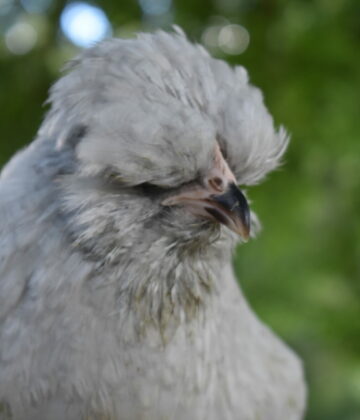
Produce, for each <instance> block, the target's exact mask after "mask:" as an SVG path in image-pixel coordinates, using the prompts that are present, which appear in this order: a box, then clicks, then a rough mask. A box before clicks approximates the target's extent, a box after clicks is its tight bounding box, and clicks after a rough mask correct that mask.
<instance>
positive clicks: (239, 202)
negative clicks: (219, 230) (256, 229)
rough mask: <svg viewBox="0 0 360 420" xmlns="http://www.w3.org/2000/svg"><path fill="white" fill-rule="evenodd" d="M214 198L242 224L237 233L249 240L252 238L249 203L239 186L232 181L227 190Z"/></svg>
mask: <svg viewBox="0 0 360 420" xmlns="http://www.w3.org/2000/svg"><path fill="white" fill-rule="evenodd" d="M213 199H214V200H215V201H216V202H217V203H218V204H220V205H221V206H222V207H223V208H224V209H225V210H226V211H228V212H229V213H231V214H233V217H234V218H237V220H238V223H239V224H240V225H241V226H240V227H239V228H238V229H237V231H238V232H237V233H239V234H240V236H241V237H242V238H243V240H244V241H247V240H248V239H249V238H250V228H251V218H250V208H249V204H248V202H247V200H246V197H245V196H244V194H243V192H242V191H241V190H240V189H239V187H238V186H237V185H236V184H234V183H232V184H230V186H229V188H228V189H227V191H226V192H225V193H224V194H222V195H219V196H214V197H213Z"/></svg>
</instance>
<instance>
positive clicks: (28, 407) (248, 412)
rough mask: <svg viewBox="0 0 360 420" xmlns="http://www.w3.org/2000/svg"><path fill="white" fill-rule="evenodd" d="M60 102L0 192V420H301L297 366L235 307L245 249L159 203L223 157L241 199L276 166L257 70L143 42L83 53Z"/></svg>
mask: <svg viewBox="0 0 360 420" xmlns="http://www.w3.org/2000/svg"><path fill="white" fill-rule="evenodd" d="M49 102H50V104H51V109H50V111H49V113H48V115H47V117H46V118H45V120H44V123H43V124H42V126H41V128H40V130H39V133H38V136H37V138H36V139H35V140H34V141H33V143H32V144H31V145H30V146H29V147H27V148H26V149H24V150H22V151H20V152H19V153H18V154H17V155H15V156H14V158H13V159H12V160H11V161H10V162H9V163H8V165H7V166H6V167H5V168H4V169H3V172H2V174H1V178H0V245H1V246H0V402H2V404H3V405H2V406H1V404H0V408H1V407H3V409H2V410H1V409H0V419H3V418H12V419H15V420H25V419H26V420H29V419H30V420H31V419H34V420H35V419H36V420H58V419H59V420H60V419H61V420H63V419H65V418H66V419H68V420H75V419H76V420H78V419H94V420H95V419H116V420H140V419H146V420H159V419H164V420H165V419H174V420H182V419H184V420H185V419H196V420H202V419H207V420H212V419H213V420H218V419H223V420H227V419H229V420H230V419H232V420H233V419H239V420H255V419H257V420H299V419H301V418H302V415H303V412H304V405H305V385H304V381H303V373H302V367H301V363H300V361H299V359H298V358H297V357H296V356H295V355H294V354H293V352H292V351H291V350H290V349H288V348H287V347H286V346H285V345H284V344H283V343H281V342H280V340H279V339H277V338H276V337H275V336H274V335H273V334H272V332H270V331H269V329H267V328H266V327H265V326H264V325H263V324H262V323H261V322H260V321H259V320H258V319H257V318H256V316H255V315H254V314H253V313H252V311H251V309H250V308H249V306H248V305H247V303H246V301H245V299H244V297H243V296H242V293H241V291H240V290H239V288H238V286H237V284H236V281H235V278H234V275H233V272H232V269H231V254H232V252H233V249H234V246H235V243H236V240H237V239H236V238H235V235H234V234H233V233H231V232H230V231H229V230H226V229H223V228H222V227H220V226H218V225H214V224H211V223H209V222H206V221H203V220H200V219H197V218H195V217H194V216H193V215H191V214H189V213H187V212H186V211H185V210H184V209H181V208H173V209H164V208H163V207H162V206H161V204H160V203H161V200H162V199H163V198H164V197H165V196H166V195H167V194H168V193H169V191H170V190H171V191H176V190H177V189H178V188H180V187H181V186H182V185H184V184H186V183H190V182H193V181H194V180H195V179H198V177H199V176H201V175H202V174H204V173H205V172H206V171H207V170H208V169H209V165H210V164H211V153H212V150H213V148H214V145H215V142H216V141H218V142H219V143H220V145H221V148H222V150H223V151H224V154H225V155H226V158H227V160H228V163H229V165H230V167H231V169H232V170H233V172H234V173H235V175H236V177H237V179H238V181H239V183H241V184H245V185H251V184H254V183H257V182H259V181H260V180H261V179H262V178H263V177H264V176H265V175H266V174H267V173H268V172H269V171H271V170H272V169H274V168H276V167H277V166H278V164H279V163H280V159H281V156H282V154H283V152H284V150H285V148H286V145H287V136H286V133H285V131H284V130H283V129H280V130H279V131H276V130H275V129H274V126H273V121H272V118H271V116H270V115H269V113H268V112H267V110H266V108H265V107H264V105H263V100H262V95H261V93H260V91H259V90H258V89H256V88H255V87H253V86H251V85H250V84H249V81H248V77H247V73H246V70H245V69H244V68H242V67H236V68H235V69H232V68H230V67H229V66H228V65H227V64H225V63H224V62H222V61H219V60H215V59H213V58H211V57H210V56H209V55H208V53H207V52H206V51H205V50H204V49H203V48H202V47H200V46H198V45H192V44H191V43H189V42H188V41H187V40H186V38H185V36H184V35H183V34H182V33H181V31H180V30H178V31H177V32H176V33H173V34H168V33H164V32H157V33H155V34H141V35H139V37H138V38H137V39H134V40H121V39H112V40H108V41H105V42H103V43H100V44H99V45H97V46H95V47H93V48H91V49H89V50H87V51H85V52H83V53H82V54H81V55H80V56H79V57H78V58H77V59H75V60H74V61H73V62H72V64H71V65H70V66H69V67H68V69H67V73H66V75H65V76H63V77H62V78H61V79H60V80H59V81H58V82H57V83H56V84H55V85H54V87H53V88H52V90H51V94H50V99H49ZM144 183H145V184H146V185H148V184H151V185H152V187H151V188H153V189H154V191H155V193H149V192H148V191H147V190H146V189H145V186H144ZM151 191H152V190H151ZM252 218H253V227H252V230H253V232H254V231H255V227H256V225H257V222H256V216H255V214H253V215H252Z"/></svg>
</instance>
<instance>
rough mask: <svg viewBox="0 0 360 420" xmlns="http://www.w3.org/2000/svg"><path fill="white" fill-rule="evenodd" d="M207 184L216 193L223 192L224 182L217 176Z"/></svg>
mask: <svg viewBox="0 0 360 420" xmlns="http://www.w3.org/2000/svg"><path fill="white" fill-rule="evenodd" d="M209 184H210V186H211V187H212V188H214V190H216V191H223V189H224V182H223V180H222V179H221V178H220V177H218V176H215V177H214V178H211V179H209Z"/></svg>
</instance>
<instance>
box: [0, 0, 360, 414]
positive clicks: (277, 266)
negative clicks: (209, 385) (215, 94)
mask: <svg viewBox="0 0 360 420" xmlns="http://www.w3.org/2000/svg"><path fill="white" fill-rule="evenodd" d="M88 4H90V3H89V2H88ZM91 4H92V5H94V6H97V7H98V9H94V10H95V12H96V11H97V13H98V18H99V16H100V15H99V13H100V12H101V10H102V11H103V12H104V13H105V15H106V16H107V19H108V21H107V20H106V16H105V15H103V16H102V18H103V23H104V22H105V23H106V25H107V26H106V25H105V26H106V28H105V29H106V30H105V32H106V33H102V34H100V35H99V34H98V35H97V37H98V39H99V38H101V37H102V36H104V35H109V34H111V33H112V34H113V35H116V36H123V37H130V36H134V33H135V32H136V31H140V30H143V31H148V30H153V29H154V28H158V27H162V28H164V29H169V28H171V25H172V24H174V23H175V24H178V25H180V26H181V27H182V28H183V29H184V31H185V32H186V33H187V35H188V36H189V38H190V39H191V40H193V41H196V42H200V43H202V44H204V45H205V46H206V47H207V48H208V49H209V50H210V51H211V53H213V54H214V55H216V56H218V57H220V58H223V59H225V60H227V61H228V62H230V63H232V64H241V65H244V66H245V67H246V68H247V69H248V71H249V74H250V78H251V82H252V83H253V84H255V85H258V86H259V87H260V88H261V89H262V90H263V92H264V96H265V101H266V104H267V106H268V107H269V109H270V111H271V113H272V114H273V115H274V118H275V121H276V124H283V125H284V126H285V127H286V128H287V130H288V131H289V132H290V133H291V136H292V141H291V144H290V147H289V150H288V152H287V155H286V159H285V165H284V166H283V167H282V168H281V169H280V170H279V171H277V172H275V173H274V174H272V175H271V176H270V177H269V179H268V180H267V181H266V182H265V183H264V184H262V185H260V186H257V187H253V188H251V189H249V191H248V193H249V195H250V197H251V199H252V206H253V208H254V209H255V211H256V212H257V213H258V215H259V217H260V219H261V221H262V224H263V226H264V228H263V232H262V233H261V234H260V236H259V238H258V239H256V240H254V241H251V242H250V243H248V244H247V245H245V246H241V247H239V249H238V251H237V254H236V256H235V267H236V272H237V274H238V277H239V280H240V284H241V286H242V288H243V289H244V291H245V294H246V295H247V297H248V299H249V301H250V303H251V305H252V306H253V307H254V309H255V311H256V312H257V313H258V314H259V316H260V317H261V318H262V319H263V320H264V321H265V322H266V323H267V324H268V325H270V326H271V327H272V328H273V329H274V330H275V331H276V332H277V333H278V334H279V335H280V336H281V337H282V338H283V339H284V340H285V341H286V342H288V343H289V345H290V346H292V347H293V348H294V349H295V350H296V351H297V352H298V353H299V354H300V355H301V357H302V358H303V360H304V364H305V369H306V374H307V380H308V383H309V408H308V414H307V420H335V419H336V420H360V305H359V297H360V221H359V220H360V219H359V215H360V176H359V173H360V139H359V131H360V130H359V128H360V122H359V120H360V114H359V112H360V111H359V110H360V104H359V102H360V101H359V95H360V48H359V46H360V2H359V1H358V0H314V1H305V0H304V1H300V0H263V1H261V0H212V1H211V0H207V1H205V0H191V1H190V0H181V1H180V0H177V1H173V2H171V0H139V2H137V1H135V0H133V1H126V2H120V1H117V0H113V1H111V0H104V1H101V2H100V1H98V3H97V4H95V3H91ZM66 6H67V7H68V9H67V10H70V9H69V7H71V4H70V3H69V2H65V1H56V0H54V1H52V0H21V1H15V0H0V32H1V37H0V110H1V112H0V166H1V165H3V164H4V163H5V162H6V161H7V160H8V159H9V157H10V156H11V155H12V154H13V153H14V152H15V151H16V150H17V149H19V148H20V147H22V146H24V145H25V144H27V143H29V142H30V141H31V140H32V138H34V136H35V135H36V131H37V128H38V127H39V125H40V122H41V120H42V117H43V115H44V113H45V111H46V107H44V106H43V103H44V101H45V100H46V97H47V91H48V89H49V87H50V85H51V84H52V83H53V81H54V80H55V79H56V78H57V77H59V75H60V68H61V67H62V66H63V64H64V63H65V61H66V60H68V59H70V58H71V57H73V56H74V55H75V54H76V53H77V51H79V46H76V45H75V44H76V42H77V43H79V40H77V41H76V33H77V32H76V31H80V32H81V28H80V26H81V25H82V23H81V22H83V21H81V20H78V21H76V19H75V26H74V25H72V23H74V22H70V20H69V19H70V18H69V17H68V21H63V26H62V28H61V25H60V21H61V18H62V19H64V9H65V7H66ZM72 6H74V5H72ZM80 6H82V7H85V6H86V4H84V3H83V4H82V5H81V4H80ZM100 9H101V10H100ZM94 10H93V11H94ZM95 15H96V13H95ZM104 19H105V21H104ZM64 22H65V23H64ZM71 25H72V26H71ZM90 26H91V25H90ZM95 26H96V25H95ZM95 26H94V27H95ZM70 27H71V28H72V37H73V38H71V34H70V35H69V33H68V34H67V36H66V33H67V29H69V28H70ZM85 32H86V31H85ZM103 32H104V31H103ZM78 35H79V34H78ZM85 35H86V34H85ZM85 35H84V34H83V38H84V36H85ZM90 35H91V36H92V37H94V33H92V34H91V33H90ZM90 35H89V33H88V34H87V36H88V37H90V38H91V36H90ZM85 38H86V36H85ZM85 41H86V39H85ZM85 41H84V39H83V42H85ZM219 420H220V419H219Z"/></svg>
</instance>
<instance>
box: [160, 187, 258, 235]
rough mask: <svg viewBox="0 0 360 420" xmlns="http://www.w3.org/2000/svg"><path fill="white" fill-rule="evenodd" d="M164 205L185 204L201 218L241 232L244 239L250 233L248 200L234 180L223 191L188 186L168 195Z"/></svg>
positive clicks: (238, 232)
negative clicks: (217, 191)
mask: <svg viewBox="0 0 360 420" xmlns="http://www.w3.org/2000/svg"><path fill="white" fill-rule="evenodd" d="M161 204H162V205H163V206H184V207H186V208H187V209H188V210H189V211H190V212H191V213H193V214H194V215H196V216H199V217H201V218H204V219H207V220H211V221H214V222H218V223H221V224H223V225H225V226H227V227H228V228H229V229H230V230H232V231H234V232H236V233H237V234H239V235H240V236H241V237H242V238H243V239H244V240H247V239H248V238H249V235H250V209H249V205H248V203H247V200H246V198H245V196H244V194H243V193H242V192H241V190H240V189H239V188H238V187H237V185H236V184H235V183H234V182H231V183H229V184H228V186H227V187H226V189H225V191H222V193H214V191H212V189H211V188H210V189H209V188H202V187H197V188H186V189H184V190H183V191H182V192H180V193H179V194H177V195H175V196H171V197H168V198H167V199H165V200H164V201H163V202H162V203H161Z"/></svg>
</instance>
